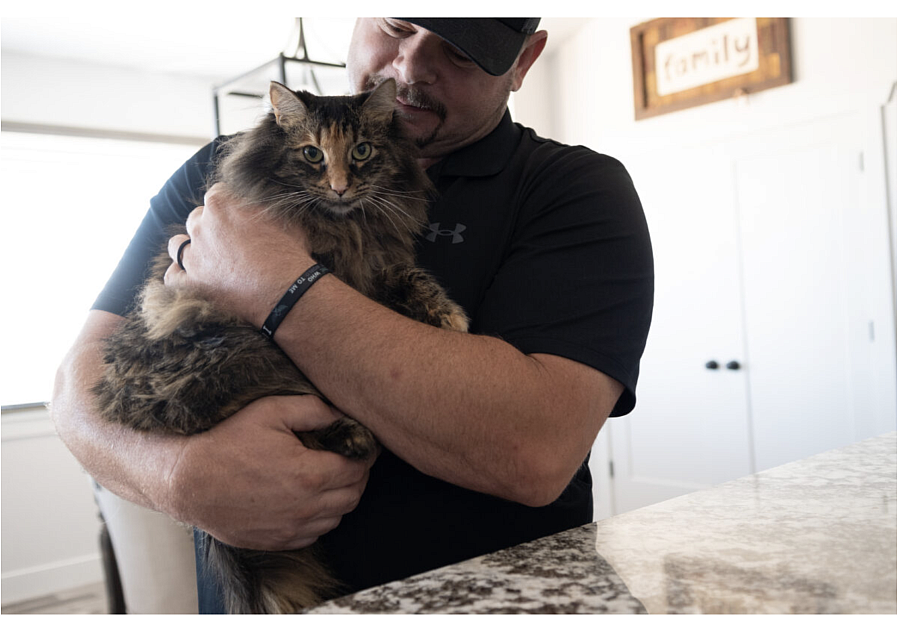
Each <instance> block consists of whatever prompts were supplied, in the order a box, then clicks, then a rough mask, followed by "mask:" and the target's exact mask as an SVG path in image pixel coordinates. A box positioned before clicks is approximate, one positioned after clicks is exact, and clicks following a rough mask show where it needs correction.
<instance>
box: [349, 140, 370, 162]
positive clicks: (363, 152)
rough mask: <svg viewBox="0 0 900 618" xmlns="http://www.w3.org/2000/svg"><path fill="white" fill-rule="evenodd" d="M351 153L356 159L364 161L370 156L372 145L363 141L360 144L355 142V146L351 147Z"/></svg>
mask: <svg viewBox="0 0 900 618" xmlns="http://www.w3.org/2000/svg"><path fill="white" fill-rule="evenodd" d="M351 155H352V156H353V158H354V159H356V160H357V161H365V160H366V159H368V158H369V157H370V156H372V145H371V144H369V143H368V142H363V143H362V144H357V145H356V148H354V149H353V151H352V152H351Z"/></svg>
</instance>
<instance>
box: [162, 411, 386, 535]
mask: <svg viewBox="0 0 900 618" xmlns="http://www.w3.org/2000/svg"><path fill="white" fill-rule="evenodd" d="M338 418H340V413H338V412H337V411H335V410H334V409H332V408H330V407H329V406H328V405H326V404H325V403H324V402H322V400H320V399H319V398H318V397H315V396H297V397H267V398H264V399H260V400H257V401H255V402H254V403H252V404H250V405H248V406H247V407H246V408H244V409H243V410H241V411H239V412H238V413H237V414H235V415H234V416H232V417H230V418H228V419H226V420H225V421H223V422H222V423H220V424H219V425H217V426H215V427H214V428H213V429H211V430H209V431H207V432H205V433H202V434H197V435H195V436H192V437H191V438H189V439H188V440H187V441H186V446H185V448H184V451H183V452H182V455H181V457H180V458H179V460H178V462H177V463H176V465H175V468H174V469H173V471H172V476H171V478H170V481H169V482H170V484H171V487H170V492H169V495H170V497H171V500H172V504H171V508H172V510H173V512H174V513H173V514H174V515H175V516H176V517H178V518H179V519H182V520H183V521H186V522H188V523H191V524H194V525H195V526H197V527H199V528H201V529H203V530H206V531H207V532H209V533H210V534H212V535H213V536H214V537H216V538H217V539H219V540H221V541H223V542H225V543H227V544H229V545H234V546H237V547H245V548H250V549H263V550H285V549H297V548H300V547H305V546H307V545H310V544H312V543H313V542H314V541H315V540H316V539H317V538H318V537H319V536H321V535H323V534H325V533H326V532H328V531H330V530H332V529H334V528H335V527H336V526H337V525H338V524H339V523H340V520H341V517H342V516H343V515H344V514H346V513H349V512H350V511H352V510H353V509H354V508H356V505H357V504H358V503H359V499H360V497H361V496H362V493H363V490H364V489H365V485H366V481H367V480H368V475H369V468H370V467H371V465H372V463H373V462H374V459H373V460H370V461H365V462H357V461H351V460H349V459H346V458H344V457H341V456H340V455H337V454H335V453H330V452H327V451H313V450H309V449H307V448H306V447H304V446H303V445H302V444H301V443H300V440H299V439H298V438H297V436H295V435H294V433H293V432H294V431H308V430H311V429H316V428H319V427H324V426H326V425H328V424H330V423H332V422H333V421H335V420H337V419H338Z"/></svg>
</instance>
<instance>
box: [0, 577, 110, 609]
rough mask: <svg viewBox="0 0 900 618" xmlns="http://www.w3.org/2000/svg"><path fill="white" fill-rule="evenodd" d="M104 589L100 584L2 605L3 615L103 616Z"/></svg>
mask: <svg viewBox="0 0 900 618" xmlns="http://www.w3.org/2000/svg"><path fill="white" fill-rule="evenodd" d="M107 611H108V609H107V605H106V588H105V586H104V585H103V583H102V582H100V583H96V584H90V585H88V586H81V587H80V588H72V589H71V590H65V591H63V592H57V593H56V594H50V595H47V596H44V597H38V598H36V599H29V600H27V601H21V602H19V603H9V604H5V603H4V604H3V606H2V608H0V612H2V613H3V614H105V613H107Z"/></svg>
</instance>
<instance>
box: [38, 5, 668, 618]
mask: <svg viewBox="0 0 900 618" xmlns="http://www.w3.org/2000/svg"><path fill="white" fill-rule="evenodd" d="M536 26H537V20H536V19H516V18H503V19H472V20H470V19H459V20H457V19H418V18H407V19H402V20H401V19H393V18H386V19H382V18H378V19H360V20H359V21H358V22H357V25H356V28H355V30H354V33H353V39H352V42H351V48H350V53H349V56H348V69H349V75H350V80H351V86H352V88H353V89H354V90H355V91H362V90H365V89H369V88H371V87H373V86H374V85H375V84H377V83H379V82H380V81H381V80H383V79H386V78H394V79H395V80H396V81H397V84H398V97H397V100H398V106H399V109H400V113H401V115H402V118H403V119H404V121H405V125H406V127H407V129H408V131H409V132H410V134H411V136H412V137H413V138H414V139H415V140H416V143H417V144H418V145H419V147H420V156H421V161H422V164H423V166H425V167H426V169H427V171H428V174H429V176H430V177H431V179H432V180H433V181H434V182H435V185H436V187H437V189H438V191H439V193H440V197H439V198H438V199H437V200H436V201H435V203H434V204H433V205H432V210H431V216H430V222H431V223H430V230H429V231H428V233H427V234H426V236H425V238H424V239H423V240H422V242H421V248H420V251H419V257H420V261H421V263H422V264H423V265H424V266H425V267H426V268H428V269H429V270H431V271H432V272H433V273H434V274H435V275H436V276H437V277H438V278H439V279H440V280H441V282H442V283H443V284H444V285H445V286H446V287H447V288H448V290H449V293H450V295H451V296H452V297H453V298H454V299H455V300H456V301H457V302H459V303H460V304H461V305H462V306H463V307H464V308H465V309H466V311H467V313H468V315H469V317H470V318H471V320H472V326H471V333H457V332H450V331H445V330H441V329H436V328H433V327H430V326H426V325H423V324H420V323H417V322H413V321H411V320H409V319H406V318H404V317H402V316H400V315H398V314H395V313H393V312H391V311H389V310H387V309H385V308H383V307H381V306H380V305H378V304H376V303H374V302H373V301H371V300H369V299H368V298H366V297H364V296H362V295H360V294H359V293H357V292H356V291H354V290H353V289H351V288H349V287H348V286H346V285H344V284H343V283H342V282H341V281H339V280H338V279H337V278H336V277H334V276H325V277H323V278H321V279H320V280H318V281H317V282H316V283H315V284H314V285H313V286H312V287H311V288H310V289H309V290H308V292H307V293H306V294H305V295H304V296H303V298H301V299H300V301H299V302H298V303H297V304H296V305H295V306H294V307H293V309H291V311H290V312H289V313H288V314H287V317H286V318H285V320H284V322H283V323H282V324H281V326H280V327H279V328H278V330H277V332H276V333H275V338H274V340H275V342H276V344H278V345H279V346H280V347H281V348H282V349H283V350H284V351H285V352H286V353H287V354H288V355H289V356H290V357H291V358H292V360H293V361H294V362H295V363H296V364H297V366H298V367H299V368H300V369H301V370H302V371H303V372H304V373H305V374H306V375H307V376H309V377H310V379H311V380H312V381H313V382H314V383H315V384H316V385H317V386H318V387H319V389H320V390H321V391H322V392H323V393H324V394H325V395H326V396H327V397H328V398H329V399H330V400H331V401H332V402H333V403H334V405H335V406H336V408H337V409H339V410H340V412H338V411H337V410H334V409H331V408H329V407H327V406H326V405H325V404H323V403H322V402H321V401H320V400H318V399H317V398H315V397H273V398H266V399H262V400H258V401H256V402H254V403H253V404H251V405H249V406H247V408H245V409H244V410H242V411H240V412H239V413H237V414H235V415H234V416H233V417H231V418H229V419H228V420H226V421H225V422H223V423H221V424H220V425H218V426H216V427H215V428H213V429H212V430H210V431H208V432H206V433H203V434H199V435H197V436H193V437H190V438H183V437H176V436H160V435H143V434H137V433H134V432H131V431H128V430H125V429H122V428H119V427H114V426H109V425H105V424H104V423H102V422H101V421H99V420H98V419H97V418H96V416H94V415H93V413H92V403H91V398H90V396H89V394H88V390H87V389H88V387H89V386H90V385H91V384H92V383H93V382H94V381H95V380H96V377H97V375H98V372H99V364H100V363H99V346H100V343H99V342H100V340H101V339H102V337H103V336H105V335H106V334H108V333H109V332H111V331H112V330H113V329H115V328H116V326H117V325H118V323H119V322H120V320H121V318H120V317H118V315H116V314H121V313H123V312H124V311H126V310H127V309H128V306H129V304H130V303H131V301H132V295H133V291H132V288H133V286H135V285H137V284H138V283H139V282H140V280H141V278H142V275H143V268H144V266H145V262H146V260H147V259H148V258H149V256H150V255H152V254H153V252H154V250H155V247H156V243H157V242H158V240H159V239H160V238H162V236H161V234H162V230H163V229H165V224H166V223H168V222H169V221H170V220H177V218H178V217H181V219H182V220H183V219H184V217H185V216H186V215H187V213H188V212H190V207H189V206H188V204H189V203H190V201H189V200H190V198H191V197H194V198H200V197H202V189H201V187H202V186H203V179H204V175H205V172H206V171H207V170H208V167H209V161H210V157H211V156H212V151H213V150H214V148H215V144H214V145H211V146H210V147H207V148H206V149H204V150H203V151H201V153H199V154H198V155H197V157H195V158H194V159H193V160H192V161H191V162H189V163H188V164H186V165H185V167H183V168H182V170H180V171H179V172H178V173H176V175H175V176H173V177H172V179H170V181H169V182H168V183H167V185H166V187H164V188H163V190H162V191H161V192H160V194H159V195H158V196H157V197H156V198H154V201H153V202H152V203H151V211H150V213H149V214H148V216H147V219H145V222H144V224H142V228H141V230H140V231H139V233H138V235H137V236H136V238H135V240H134V241H133V242H132V245H131V247H130V248H129V250H128V253H126V256H125V257H124V258H123V261H122V263H121V264H120V266H119V268H118V269H117V271H116V273H115V274H114V276H113V278H112V279H111V281H110V283H109V284H108V285H107V288H106V290H105V291H104V293H103V294H101V296H100V298H99V299H98V301H97V304H95V311H93V312H92V314H91V316H90V317H89V318H88V321H87V324H86V326H85V328H84V330H83V332H82V334H81V336H80V338H79V340H78V342H77V343H76V345H75V346H74V348H73V350H72V352H71V353H70V355H69V356H68V358H67V359H66V361H65V362H64V364H63V366H62V368H61V369H60V372H59V377H58V380H57V389H56V392H55V396H54V405H53V409H54V417H55V419H56V423H57V426H58V428H59V432H60V435H61V436H62V437H63V439H64V440H65V441H66V443H67V445H68V446H69V447H70V449H71V450H72V451H73V453H75V455H76V456H77V457H78V458H79V460H80V461H81V462H82V464H83V465H84V466H85V467H86V469H87V470H88V471H90V472H91V473H92V474H93V475H94V476H95V477H96V478H97V479H98V481H99V482H100V483H101V484H103V485H104V486H106V487H107V488H109V489H110V490H112V491H114V492H116V493H118V494H120V495H122V496H123V497H125V498H127V499H130V500H132V501H135V502H137V503H139V504H143V505H145V506H148V507H150V508H154V509H158V510H162V511H164V512H167V513H170V514H171V515H173V516H174V517H176V518H178V519H180V520H182V521H186V522H188V523H192V524H194V525H196V526H197V527H199V528H202V529H204V530H207V531H209V532H210V533H211V534H213V535H214V536H216V537H217V538H219V539H221V540H223V541H225V542H227V543H231V544H234V545H238V546H243V547H253V548H260V549H272V550H277V549H290V548H298V547H303V546H306V545H309V544H310V543H312V542H313V541H314V540H316V539H317V538H321V541H322V542H323V544H324V546H325V548H326V550H327V551H328V553H329V557H330V559H331V561H332V563H333V566H334V568H335V570H336V572H337V574H338V576H339V577H340V578H341V579H343V580H344V581H345V582H347V583H348V585H349V586H350V588H351V589H360V588H363V587H368V586H372V585H376V584H379V583H383V582H386V581H390V580H393V579H398V578H401V577H405V576H408V575H411V574H413V573H416V572H421V571H424V570H427V569H430V568H435V567H438V566H441V565H444V564H449V563H452V562H456V561H459V560H463V559H466V558H469V557H472V556H475V555H479V554H484V553H487V552H489V551H493V550H496V549H500V548H502V547H506V546H510V545H513V544H516V543H519V542H523V541H526V540H530V539H533V538H537V537H539V536H543V535H546V534H551V533H553V532H557V531H559V530H563V529H566V528H570V527H572V526H575V525H579V524H582V523H587V522H589V521H590V519H591V513H592V510H591V509H592V498H591V489H590V473H589V471H588V467H587V456H588V454H589V451H590V448H591V445H592V444H593V441H594V439H595V437H596V435H597V433H598V431H599V430H600V428H601V426H602V425H603V423H604V422H605V420H606V419H607V417H608V416H610V415H611V414H612V415H616V416H618V415H622V414H626V413H627V412H628V411H630V410H631V409H632V407H633V406H634V388H635V384H636V380H637V369H638V361H639V358H640V355H641V353H642V351H643V347H644V343H645V340H646V335H647V329H648V327H649V321H650V312H651V306H652V276H653V275H652V258H651V254H650V244H649V237H648V235H647V229H646V223H645V221H644V217H643V213H642V211H641V207H640V202H639V201H638V198H637V195H636V194H635V192H634V189H633V187H632V185H631V181H630V179H629V177H628V175H627V173H626V172H625V170H624V169H623V168H622V166H621V165H620V164H618V162H616V161H614V160H612V159H609V158H608V157H604V156H601V155H598V154H596V153H593V152H591V151H589V150H587V149H585V148H573V147H566V146H562V145H560V144H556V143H554V142H550V141H547V140H543V139H541V138H538V137H536V136H535V135H534V133H533V132H532V131H530V130H527V129H523V128H522V127H520V126H518V125H514V124H513V123H512V122H511V120H510V117H509V114H508V112H507V111H506V102H507V98H508V96H509V93H510V92H511V91H515V90H517V89H518V88H519V87H521V85H522V82H523V80H524V78H525V76H526V74H527V72H528V70H529V69H530V67H531V66H532V64H533V63H534V61H535V60H536V59H537V58H538V56H540V54H541V51H542V50H543V48H544V45H545V43H546V38H547V34H546V32H543V31H536ZM231 199H232V198H230V197H229V196H227V194H226V193H225V192H223V191H221V190H220V189H219V188H218V187H214V188H213V189H212V190H211V191H210V192H209V193H207V194H206V196H205V206H204V207H203V208H199V209H197V210H195V211H193V212H191V213H190V217H189V218H188V222H187V223H188V225H187V227H188V234H189V237H190V239H191V240H192V242H191V244H189V245H187V246H186V247H183V255H182V256H181V257H182V260H181V263H182V264H183V268H182V267H181V266H180V265H179V264H177V263H176V261H175V258H176V257H178V256H177V255H176V254H177V252H178V249H179V248H182V245H183V242H184V240H186V238H188V237H187V236H176V237H174V238H172V239H170V241H169V248H170V254H171V255H172V257H173V265H172V266H171V267H170V269H169V271H168V273H167V275H166V283H167V285H171V286H197V287H199V288H200V289H202V290H204V291H205V292H206V293H207V294H208V295H210V297H212V298H215V299H216V300H217V301H218V302H221V303H222V304H223V305H225V306H227V307H229V308H230V309H231V310H232V311H234V312H235V313H236V314H237V315H240V316H242V317H244V318H245V319H247V320H248V321H249V322H251V323H253V324H255V325H256V326H261V325H262V324H263V322H264V321H265V319H266V317H267V315H268V314H269V312H270V311H271V309H272V307H273V306H274V304H275V302H276V301H277V300H278V299H279V298H280V297H281V296H282V294H283V293H284V291H285V289H286V288H287V287H288V285H289V284H290V283H291V282H293V281H294V280H295V279H296V277H297V276H298V275H299V274H300V273H302V272H304V271H305V270H306V269H307V268H308V267H309V266H310V265H312V264H313V260H312V258H311V256H310V255H309V252H308V251H307V250H306V248H305V247H304V246H303V245H302V243H298V242H297V241H296V239H295V238H293V237H288V236H286V235H285V233H284V232H283V231H282V230H281V229H279V228H278V227H277V226H272V225H269V224H266V223H261V222H257V221H254V222H250V221H249V220H248V219H247V217H246V216H245V215H243V214H242V209H235V208H231V207H230V206H231V201H230V200H231ZM340 413H344V414H348V415H350V416H352V417H354V418H356V419H358V420H359V421H361V422H362V423H363V424H365V425H366V426H368V427H369V428H371V429H372V431H373V432H374V433H375V435H376V436H377V437H378V439H379V441H380V442H381V443H382V444H383V446H384V451H383V452H382V454H381V455H380V456H379V457H378V458H377V459H376V460H375V461H374V462H372V461H368V462H364V463H358V462H350V461H347V460H345V459H343V458H341V457H340V456H338V455H335V454H332V453H323V452H314V451H308V450H306V449H304V448H303V447H302V445H300V443H299V442H298V441H297V440H296V438H295V437H294V436H293V434H292V431H293V430H297V431H302V430H308V429H312V428H314V427H319V426H322V425H325V424H328V423H329V422H331V421H332V420H333V419H334V418H336V417H337V415H338V414H340ZM364 490H365V493H363V491H364ZM339 523H340V524H341V525H340V526H338V524H339ZM201 596H202V595H201ZM201 605H203V602H201ZM205 608H206V609H211V608H214V606H213V605H206V606H205Z"/></svg>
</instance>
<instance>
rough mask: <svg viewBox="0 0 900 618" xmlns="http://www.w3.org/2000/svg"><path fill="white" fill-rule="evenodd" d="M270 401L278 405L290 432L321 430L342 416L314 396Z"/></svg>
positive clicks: (279, 398) (287, 397) (294, 396)
mask: <svg viewBox="0 0 900 618" xmlns="http://www.w3.org/2000/svg"><path fill="white" fill-rule="evenodd" d="M271 399H272V401H273V402H275V403H280V408H281V409H282V410H283V412H284V413H283V414H282V415H281V419H282V421H283V422H284V424H285V425H286V426H287V428H288V429H290V430H291V431H312V430H314V429H322V428H323V427H327V426H328V425H330V424H331V423H333V422H334V421H336V420H338V419H340V418H343V416H344V415H343V414H341V413H340V412H338V411H337V410H335V409H334V408H332V407H331V406H329V405H328V404H327V403H325V402H324V401H322V400H321V399H320V398H319V397H317V396H315V395H288V396H284V397H278V396H273V397H271ZM252 405H253V404H250V406H252ZM250 406H248V407H250Z"/></svg>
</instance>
